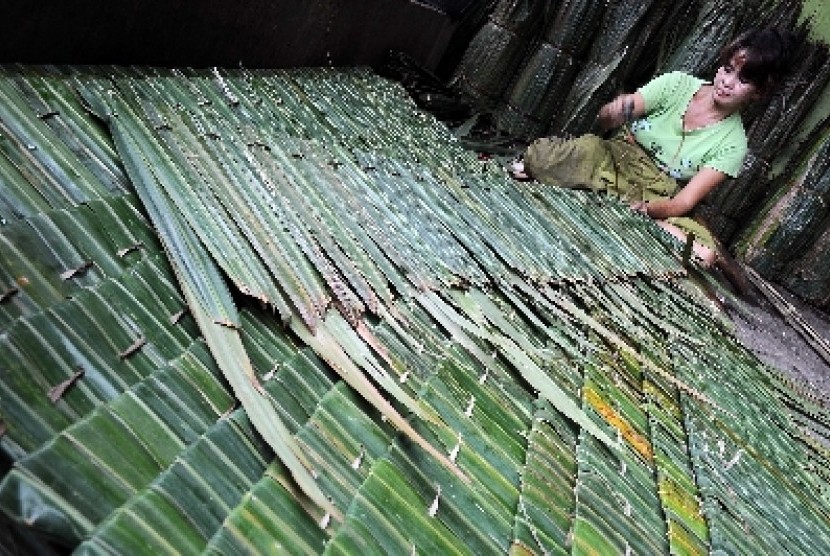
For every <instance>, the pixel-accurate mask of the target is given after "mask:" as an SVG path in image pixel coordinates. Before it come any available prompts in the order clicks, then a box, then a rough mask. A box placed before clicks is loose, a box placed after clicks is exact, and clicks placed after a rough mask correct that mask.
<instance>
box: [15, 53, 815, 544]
mask: <svg viewBox="0 0 830 556" xmlns="http://www.w3.org/2000/svg"><path fill="white" fill-rule="evenodd" d="M0 81H2V83H0V85H2V88H3V91H4V94H6V95H7V96H8V98H13V97H12V95H16V97H14V98H16V99H18V101H17V104H16V105H19V106H20V107H21V108H20V109H19V111H18V112H15V113H13V114H10V115H9V116H7V117H8V122H7V120H5V119H4V120H3V122H4V125H5V126H6V128H7V129H9V130H10V131H8V132H6V133H5V134H4V135H6V134H7V136H8V138H9V140H8V141H6V142H5V143H2V144H0V147H2V149H3V150H2V152H3V157H4V160H9V161H14V163H11V162H10V164H9V166H8V167H9V168H15V169H18V170H19V169H21V168H27V170H26V172H25V173H23V172H21V173H19V174H12V173H9V175H10V176H15V179H14V180H4V181H3V182H2V185H3V189H2V191H1V192H2V199H3V200H4V202H5V203H6V205H7V206H20V207H25V208H26V210H25V211H24V210H22V209H21V210H18V211H17V212H14V211H13V212H11V213H9V214H10V215H11V216H9V217H7V219H8V223H7V224H4V225H3V226H2V227H0V241H1V242H2V245H3V246H4V248H3V249H2V250H0V271H2V274H0V279H2V280H3V282H2V285H3V287H4V288H5V289H4V290H3V291H6V292H8V293H7V294H5V295H4V297H3V299H2V301H0V308H2V309H3V313H2V318H3V320H2V326H3V330H4V334H3V335H2V338H0V340H2V343H0V371H1V372H2V381H0V386H1V387H2V389H0V402H1V403H0V408H2V409H1V410H0V411H2V419H3V421H2V423H3V436H2V444H0V446H2V448H3V451H4V454H5V455H6V457H7V458H8V459H11V460H12V461H13V462H14V465H13V466H12V468H11V470H9V471H8V472H7V473H6V475H5V477H4V478H3V480H2V482H0V508H2V511H3V513H4V515H5V516H6V518H7V519H10V520H14V521H15V522H16V523H18V524H19V526H20V527H26V528H27V530H31V531H35V532H37V533H38V534H39V535H43V536H44V537H48V538H50V539H53V540H54V541H56V542H58V543H59V544H60V545H62V546H65V547H69V548H77V549H78V552H79V553H82V554H100V553H105V552H106V553H113V552H115V553H131V554H159V553H174V552H179V553H197V552H208V553H222V554H235V553H239V554H246V553H273V552H277V553H279V552H291V553H323V552H328V553H350V554H351V553H361V554H363V553H412V552H415V553H425V554H426V553H429V554H433V553H464V554H499V553H508V552H510V551H516V552H529V553H538V554H547V553H596V552H603V551H616V552H619V553H628V552H630V553H648V554H653V553H688V554H703V553H707V552H710V551H717V550H720V549H723V550H738V551H746V552H748V553H766V552H770V551H777V550H780V549H781V548H782V547H786V548H787V550H789V551H791V552H794V553H804V554H809V553H821V552H826V551H827V550H828V544H830V539H828V536H827V533H826V531H827V530H828V512H827V500H825V499H824V498H823V497H822V495H821V494H816V493H823V492H827V477H828V476H830V472H828V465H827V463H828V462H827V459H826V451H823V450H822V449H820V447H818V446H817V445H816V444H815V443H814V442H812V441H811V440H810V437H809V436H807V432H806V431H808V430H813V431H818V430H821V427H822V423H826V422H827V416H826V415H825V414H824V413H823V412H822V411H821V410H820V409H818V408H817V407H816V406H815V405H814V404H813V403H811V401H810V400H809V399H807V398H805V396H804V395H803V392H802V391H801V389H800V388H799V386H798V385H796V384H791V383H788V382H786V381H783V380H781V379H780V377H778V375H777V374H776V373H775V372H774V371H772V370H771V369H769V368H766V367H764V366H763V365H761V364H760V363H759V362H758V361H757V360H756V359H755V358H754V357H753V356H751V354H749V353H748V352H747V351H746V350H744V349H743V348H742V347H741V346H740V345H739V344H738V342H737V341H736V340H735V338H734V336H733V335H732V333H731V332H730V330H729V327H728V324H727V323H726V322H725V321H724V320H722V319H721V318H720V317H718V316H717V314H716V313H713V308H712V306H711V305H710V304H709V303H708V302H707V301H706V300H705V298H704V297H703V296H702V294H701V293H700V291H699V290H698V289H697V287H695V286H694V285H693V284H692V283H691V282H690V281H689V280H688V278H687V277H686V270H685V269H684V267H683V266H682V265H681V263H680V260H679V255H678V251H679V248H680V246H679V245H676V244H675V243H674V242H673V241H672V240H670V239H669V238H667V237H666V236H664V235H663V233H662V232H661V231H660V229H659V228H657V227H656V226H654V224H653V223H652V222H651V221H649V220H647V219H642V218H639V217H637V216H636V215H633V214H632V213H631V212H630V211H629V210H628V209H627V208H626V207H625V206H624V205H623V204H621V203H618V202H616V201H615V200H614V199H598V198H595V197H592V196H590V195H588V194H585V193H581V192H573V191H560V190H555V189H549V188H543V187H539V186H533V185H528V184H516V183H513V182H511V181H509V180H508V179H507V178H506V177H505V176H504V174H503V172H502V171H501V170H500V169H499V168H497V167H494V166H491V165H489V163H488V162H486V161H479V160H478V158H477V157H476V156H475V155H473V154H471V153H467V152H465V151H463V150H462V149H461V148H460V147H459V146H458V145H457V143H456V142H455V140H454V139H453V137H452V135H451V134H450V133H449V131H448V130H447V129H446V128H445V127H443V126H442V125H440V124H439V123H438V122H436V121H435V120H434V119H432V118H430V117H429V116H427V115H425V114H423V113H421V112H419V111H418V110H416V109H415V107H414V105H413V104H412V102H411V101H410V100H409V99H408V98H407V97H406V96H405V95H404V93H403V91H402V89H400V88H399V87H397V86H395V85H393V84H391V83H389V82H387V81H384V80H382V79H379V78H377V77H375V76H373V75H372V74H371V73H369V72H368V71H365V70H360V69H356V70H346V71H335V70H322V69H313V70H312V69H309V70H296V71H280V72H273V71H256V72H254V71H241V70H240V71H224V70H222V71H219V70H212V71H178V70H160V69H159V70H154V69H141V70H139V69H129V70H127V69H124V68H97V69H87V70H82V71H81V70H75V71H73V72H71V73H69V72H67V73H65V74H57V73H51V74H47V73H44V72H42V71H40V70H37V69H33V68H23V69H19V70H14V71H9V72H7V73H6V74H5V76H4V78H3V79H2V80H0ZM44 83H48V84H49V87H50V88H49V90H52V91H61V94H60V95H57V99H59V100H56V101H55V102H59V103H60V106H66V107H69V106H86V107H88V108H89V109H91V110H92V111H94V112H95V114H96V116H92V115H91V114H90V112H88V111H85V110H79V111H70V110H67V111H66V112H65V111H64V109H61V110H56V112H57V113H56V114H53V115H51V116H49V117H47V118H42V117H40V114H41V113H42V111H41V112H39V111H38V108H37V106H38V105H37V103H36V102H35V100H36V98H30V96H31V95H33V94H34V92H35V91H43V90H45V89H43V84H44ZM27 106H28V108H27ZM102 122H105V123H106V128H104V127H102ZM31 130H35V131H37V132H38V134H39V135H38V137H41V138H42V139H41V141H42V142H41V143H40V144H44V145H45V144H52V145H55V148H46V147H44V148H43V149H42V150H40V149H38V150H31V149H27V148H26V147H25V145H27V144H28V141H29V139H28V137H30V136H32V133H33V132H32V131H31ZM86 130H94V134H92V133H91V132H90V133H91V134H90V135H89V136H87V131H86ZM27 134H28V135H27ZM70 145H75V150H74V151H72V149H70ZM80 145H87V146H88V147H90V148H91V147H92V146H97V147H96V148H97V149H98V150H97V151H96V152H100V153H105V156H104V155H101V156H100V157H98V158H84V157H81V156H78V155H77V154H71V153H73V152H74V153H80V152H88V151H85V150H84V151H82V150H79V148H78V147H79V146H80ZM67 151H69V153H70V154H67ZM35 157H38V158H35ZM27 161H28V165H27V166H24V162H27ZM96 161H98V162H96ZM76 167H77V171H74V170H73V169H75V168H76ZM61 168H64V170H62V173H60V172H59V170H61ZM66 168H68V169H66ZM83 168H97V169H98V174H97V175H99V176H106V175H117V176H119V178H118V181H117V182H116V183H118V184H119V186H118V187H117V188H115V189H113V188H112V187H110V186H108V185H107V183H110V182H107V181H106V180H103V179H100V178H99V179H97V180H93V179H91V178H89V184H92V185H89V186H88V187H87V190H88V191H86V190H85V192H84V196H83V197H77V196H71V195H65V194H63V193H62V192H63V191H69V190H70V189H71V186H72V185H73V184H72V182H71V180H70V177H71V176H78V175H86V174H82V171H83V170H82V169H83ZM102 169H108V170H107V171H106V172H104V171H103V170H102ZM36 172H41V173H42V174H37V173H36ZM90 172H92V171H91V170H90ZM21 176H23V177H21ZM46 176H49V179H48V180H46V179H44V177H46ZM66 180H69V181H68V182H66V183H64V182H65V181H66ZM44 183H45V184H46V185H44ZM47 186H48V187H47ZM133 190H134V191H135V193H133ZM75 195H78V194H77V193H76V194H75ZM47 200H48V202H47ZM4 206H5V205H4ZM12 217H13V219H12ZM7 246H8V247H9V248H7ZM90 261H92V264H89V262H90ZM183 309H186V311H184V312H183ZM739 532H740V533H742V535H739V534H738V533H739ZM736 547H737V548H736Z"/></svg>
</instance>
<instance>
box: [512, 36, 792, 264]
mask: <svg viewBox="0 0 830 556" xmlns="http://www.w3.org/2000/svg"><path fill="white" fill-rule="evenodd" d="M791 40H792V39H791V35H790V34H789V33H782V32H779V31H777V30H775V29H763V30H752V31H748V32H746V33H744V34H742V35H741V36H739V37H738V38H737V39H736V40H735V41H734V42H732V43H731V44H730V45H728V46H727V47H726V48H725V49H724V50H723V52H722V53H721V58H720V62H721V65H720V67H719V68H718V70H717V73H716V74H715V78H714V80H713V81H711V82H707V81H704V80H702V79H698V78H696V77H693V76H691V75H689V74H686V73H682V72H671V73H667V74H664V75H661V76H659V77H657V78H655V79H653V80H652V81H650V82H649V83H648V84H646V85H645V86H643V87H642V88H640V89H639V90H637V91H636V92H634V93H631V94H623V95H620V96H618V97H617V98H615V99H614V100H613V101H611V102H610V103H608V104H606V105H605V106H603V107H602V109H600V112H599V115H598V117H597V123H598V125H599V127H600V129H602V131H608V130H611V129H614V128H618V127H620V126H624V127H625V128H627V129H624V131H623V133H621V134H619V136H618V137H616V138H614V139H610V140H604V139H601V138H599V137H597V136H595V135H585V136H582V137H579V138H577V139H572V140H563V139H558V138H546V139H539V140H537V141H534V142H533V143H532V144H531V145H530V146H529V147H528V149H527V151H526V153H525V155H524V159H523V162H517V163H515V164H514V167H513V172H514V176H516V177H517V178H528V177H532V178H534V179H536V180H538V181H541V182H544V183H549V184H552V185H558V186H564V187H578V188H590V189H593V190H596V191H603V192H605V193H607V194H609V195H615V196H618V197H619V198H621V199H623V200H625V201H626V202H628V203H629V204H630V206H631V207H632V208H633V209H634V210H636V211H639V212H641V213H643V214H645V215H648V216H650V217H651V218H654V219H655V220H657V222H658V223H659V225H660V226H662V227H663V228H664V229H665V230H667V231H668V232H669V233H671V234H672V235H674V236H676V237H677V238H678V239H680V240H681V241H683V242H685V241H686V239H687V234H689V233H693V234H694V239H695V240H694V244H693V249H694V252H695V254H696V255H697V256H698V257H699V258H700V259H701V260H702V262H703V264H705V265H707V266H709V265H712V264H714V263H717V262H719V258H718V250H717V248H716V242H715V239H714V238H713V237H712V234H711V233H710V232H709V231H708V230H707V229H706V228H705V227H704V226H703V225H701V224H699V223H698V222H696V221H694V220H693V219H692V218H690V217H687V216H685V215H686V214H688V213H689V212H690V211H691V210H692V209H693V208H694V207H695V206H696V205H697V204H698V203H699V202H700V201H701V199H703V198H704V197H705V196H706V195H707V194H708V193H709V192H710V191H712V190H713V189H715V188H716V187H717V186H718V185H719V184H721V183H722V182H723V181H724V180H725V179H726V177H727V176H730V177H736V176H737V175H738V173H739V172H740V170H741V167H742V165H743V161H744V157H745V156H746V152H747V139H746V133H745V131H744V126H743V123H742V121H741V117H740V112H741V110H742V109H743V108H744V107H746V106H747V105H748V104H750V103H751V102H753V101H755V100H758V99H760V98H762V97H763V96H764V95H766V94H768V93H769V92H770V91H772V90H773V89H774V88H775V86H776V85H777V84H778V83H779V81H780V80H781V79H782V77H783V75H784V73H785V71H786V70H787V67H788V63H789V51H790V43H791Z"/></svg>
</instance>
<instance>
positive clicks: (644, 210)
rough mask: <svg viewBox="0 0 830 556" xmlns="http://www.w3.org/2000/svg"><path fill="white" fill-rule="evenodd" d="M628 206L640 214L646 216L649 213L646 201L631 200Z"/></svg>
mask: <svg viewBox="0 0 830 556" xmlns="http://www.w3.org/2000/svg"><path fill="white" fill-rule="evenodd" d="M628 206H629V207H631V210H633V211H634V212H639V213H640V214H645V215H646V216H648V215H649V214H648V203H647V202H645V201H633V202H631V203H630V204H629V205H628Z"/></svg>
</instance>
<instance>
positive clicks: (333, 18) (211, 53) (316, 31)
mask: <svg viewBox="0 0 830 556" xmlns="http://www.w3.org/2000/svg"><path fill="white" fill-rule="evenodd" d="M476 3H479V4H481V3H482V0H420V1H419V2H413V1H410V0H248V1H239V0H236V1H231V0H202V1H198V2H197V1H185V0H134V1H123V0H122V1H119V0H43V1H37V0H34V1H33V0H29V1H24V0H4V1H3V2H0V8H2V9H0V14H2V15H0V63H7V64H8V63H27V64H83V65H86V64H119V65H154V66H164V67H171V66H188V67H210V66H223V67H236V66H239V65H243V66H245V67H249V68H263V67H267V68H286V67H298V66H320V65H336V66H344V65H370V66H376V65H378V64H379V63H381V62H382V60H383V58H384V56H385V55H386V53H387V52H388V51H389V50H398V51H402V52H405V53H406V54H408V55H409V56H411V57H412V58H413V59H414V60H416V61H417V62H418V63H419V64H421V65H423V66H424V67H426V68H428V69H436V68H437V67H438V65H439V63H440V61H441V57H442V56H443V54H444V52H445V51H446V49H447V45H448V44H449V42H450V40H451V38H452V36H453V32H454V30H455V29H456V28H457V27H458V24H459V22H460V21H461V20H462V19H463V18H464V16H465V13H468V12H469V11H470V7H471V6H472V5H474V4H476Z"/></svg>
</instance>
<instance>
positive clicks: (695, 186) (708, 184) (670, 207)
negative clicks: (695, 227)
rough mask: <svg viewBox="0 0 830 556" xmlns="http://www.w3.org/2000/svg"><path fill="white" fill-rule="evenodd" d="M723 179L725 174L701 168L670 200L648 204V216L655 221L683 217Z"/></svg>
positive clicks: (659, 200) (658, 200)
mask: <svg viewBox="0 0 830 556" xmlns="http://www.w3.org/2000/svg"><path fill="white" fill-rule="evenodd" d="M725 179H726V174H724V173H723V172H721V171H719V170H715V169H713V168H701V169H700V171H698V173H697V174H695V175H694V176H692V179H690V180H689V183H687V184H686V185H685V186H684V187H683V188H682V189H681V190H680V191H679V192H678V193H677V195H675V196H674V197H672V198H671V199H657V200H654V201H651V202H650V203H648V209H647V210H648V215H649V216H651V217H652V218H654V219H657V220H663V219H664V218H669V217H670V216H685V215H686V214H688V213H689V212H690V211H691V210H692V209H693V208H695V207H696V206H697V204H698V203H699V202H700V201H701V200H702V199H703V198H704V197H706V195H708V194H709V192H710V191H712V190H713V189H715V187H717V186H718V185H719V184H720V183H722V182H723V181H724V180H725ZM632 208H633V207H632Z"/></svg>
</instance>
